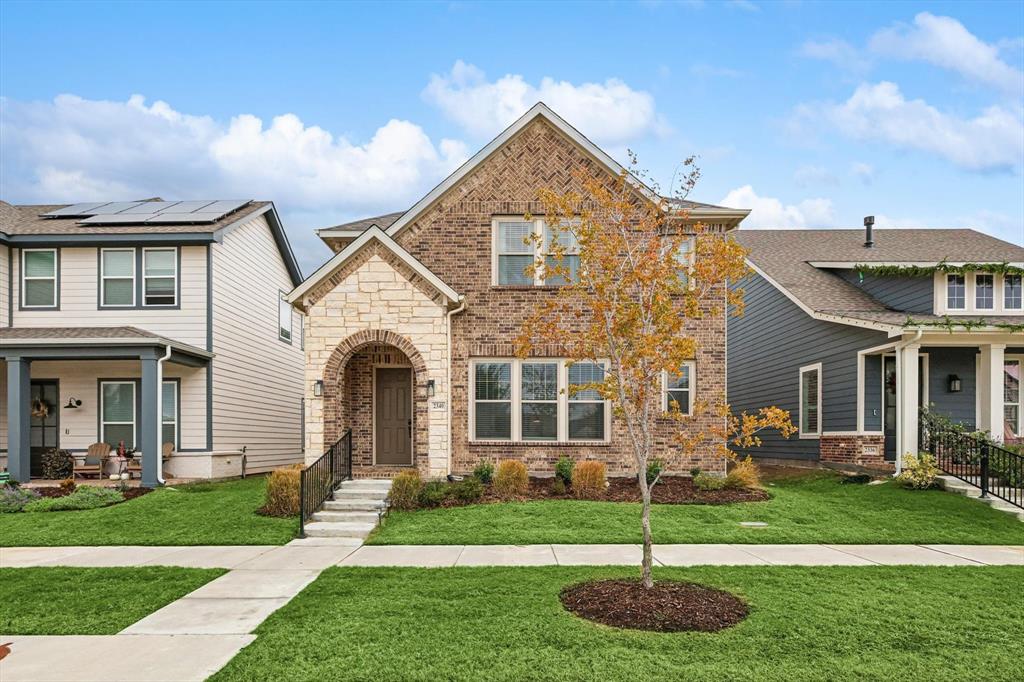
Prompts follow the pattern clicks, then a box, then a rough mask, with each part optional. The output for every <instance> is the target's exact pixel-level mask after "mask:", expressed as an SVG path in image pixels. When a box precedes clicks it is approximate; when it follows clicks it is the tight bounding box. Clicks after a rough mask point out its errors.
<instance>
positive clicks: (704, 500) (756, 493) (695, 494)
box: [444, 476, 771, 507]
mask: <svg viewBox="0 0 1024 682" xmlns="http://www.w3.org/2000/svg"><path fill="white" fill-rule="evenodd" d="M553 484H554V479H553V478H535V477H530V490H529V492H528V493H527V494H526V495H524V496H522V497H517V498H515V499H516V501H519V502H526V501H530V500H575V499H577V498H576V497H574V496H573V494H572V489H571V488H570V489H569V490H567V491H566V492H564V493H561V494H559V493H556V492H555V491H554V488H553ZM587 499H592V500H597V501H601V502H640V486H639V484H638V483H637V481H636V479H635V478H632V477H618V478H609V479H608V487H607V488H606V489H605V491H604V492H603V493H601V494H599V495H597V496H595V497H590V498H587ZM768 499H771V495H769V494H768V493H767V492H766V491H764V490H761V489H760V488H752V489H739V490H725V489H722V490H700V489H699V488H697V487H696V486H695V485H693V479H692V478H690V477H688V476H662V477H661V479H659V480H658V482H657V483H656V484H655V485H654V487H653V488H651V501H652V502H653V503H655V504H733V503H735V502H762V501H764V500H768ZM507 501H508V500H505V499H502V498H500V497H498V496H497V495H495V494H494V493H493V492H491V488H490V487H489V486H488V488H487V489H486V491H485V492H484V496H483V498H482V499H481V500H480V502H507ZM463 504H464V503H463V502H460V501H458V500H446V501H445V503H444V506H446V507H455V506H462V505H463ZM473 504H475V503H473Z"/></svg>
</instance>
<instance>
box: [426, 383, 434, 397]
mask: <svg viewBox="0 0 1024 682" xmlns="http://www.w3.org/2000/svg"><path fill="white" fill-rule="evenodd" d="M427 397H428V398H433V397H434V380H433V379H427Z"/></svg>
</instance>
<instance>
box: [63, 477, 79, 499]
mask: <svg viewBox="0 0 1024 682" xmlns="http://www.w3.org/2000/svg"><path fill="white" fill-rule="evenodd" d="M77 487H78V486H77V485H76V484H75V479H73V478H65V479H64V480H63V481H61V482H60V489H61V490H63V491H64V492H65V493H67V494H68V495H70V494H71V493H73V492H75V488H77Z"/></svg>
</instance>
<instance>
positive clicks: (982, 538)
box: [368, 472, 1024, 545]
mask: <svg viewBox="0 0 1024 682" xmlns="http://www.w3.org/2000/svg"><path fill="white" fill-rule="evenodd" d="M839 480H840V478H839V476H837V475H834V474H831V473H826V472H814V473H812V474H806V475H802V476H799V477H792V478H784V479H779V480H776V481H774V482H772V483H770V484H768V486H767V489H768V491H769V492H770V493H771V494H772V499H771V500H769V501H767V502H744V503H739V504H730V505H715V506H710V505H654V506H653V507H652V511H651V526H652V529H653V532H654V541H655V542H656V543H663V544H664V543H846V544H874V543H885V544H896V543H912V544H917V543H936V544H939V543H941V544H1013V545H1019V544H1024V523H1021V522H1020V521H1018V520H1017V519H1016V518H1014V517H1013V516H1010V515H1009V514H1005V513H1002V512H999V511H995V510H993V509H990V508H989V507H988V506H987V505H985V504H982V503H980V502H978V501H977V500H971V499H968V498H966V497H962V496H960V495H954V494H951V493H946V492H943V491H940V490H927V491H912V490H905V489H903V488H900V487H899V486H898V485H896V484H895V483H894V482H891V481H890V482H886V483H884V484H881V485H842V484H840V483H839ZM740 521H765V522H767V523H768V527H767V528H745V527H742V526H740V525H739V522H740ZM640 541H641V536H640V505H639V504H631V503H621V502H583V501H576V500H547V501H537V502H511V503H501V504H479V505H472V506H467V507H455V508H449V509H433V510H425V511H411V512H402V511H391V512H390V513H389V514H388V515H387V517H386V518H385V521H384V523H383V525H382V526H381V527H380V528H379V529H378V530H377V531H376V532H374V534H373V535H371V536H370V539H369V541H368V544H376V545H443V544H466V545H488V544H517V545H518V544H544V543H566V544H568V543H637V542H640Z"/></svg>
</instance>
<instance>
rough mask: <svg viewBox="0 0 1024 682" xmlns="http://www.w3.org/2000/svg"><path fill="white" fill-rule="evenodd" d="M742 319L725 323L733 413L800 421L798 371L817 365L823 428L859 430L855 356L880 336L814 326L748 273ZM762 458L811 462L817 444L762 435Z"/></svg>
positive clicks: (757, 452) (827, 324) (822, 324)
mask: <svg viewBox="0 0 1024 682" xmlns="http://www.w3.org/2000/svg"><path fill="white" fill-rule="evenodd" d="M735 286H736V287H738V288H741V289H743V290H744V292H745V293H744V301H745V304H746V306H745V313H744V315H743V316H742V317H732V318H730V319H729V335H728V395H729V403H730V405H731V407H732V409H733V411H734V412H737V413H738V412H742V411H746V412H756V411H757V410H758V409H760V408H762V407H767V406H770V405H775V406H777V407H781V408H783V409H786V410H789V411H790V414H791V415H792V419H793V423H794V424H796V422H797V420H798V418H799V381H800V379H799V370H800V367H802V366H804V365H810V364H814V363H817V362H820V363H822V387H823V390H822V427H823V429H824V430H825V431H853V430H855V429H856V428H857V397H856V395H857V393H856V391H857V351H858V350H861V349H863V348H868V347H871V346H874V345H879V344H882V343H884V342H885V341H886V335H885V334H883V333H881V332H876V331H872V330H868V329H861V328H859V327H851V326H847V325H840V324H834V323H831V322H822V321H820V320H815V319H814V318H812V317H811V316H809V315H808V314H807V313H805V312H804V311H803V310H801V309H800V308H799V307H798V306H797V305H796V304H795V303H793V302H792V301H790V300H789V299H788V298H786V296H785V295H784V294H783V293H782V292H780V291H779V290H777V289H776V288H775V287H773V286H772V285H771V284H769V283H768V282H767V281H765V280H764V279H763V278H761V277H760V276H759V275H756V274H753V275H750V276H748V277H746V278H744V279H743V280H741V281H740V282H738V283H737V284H736V285H735ZM762 441H763V444H762V446H761V447H760V448H754V449H751V450H749V451H748V454H751V455H753V456H761V457H780V458H796V459H817V457H818V441H817V440H815V439H799V438H797V437H796V436H793V437H791V438H789V439H784V438H782V437H781V436H779V434H778V433H776V432H767V433H765V434H762Z"/></svg>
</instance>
